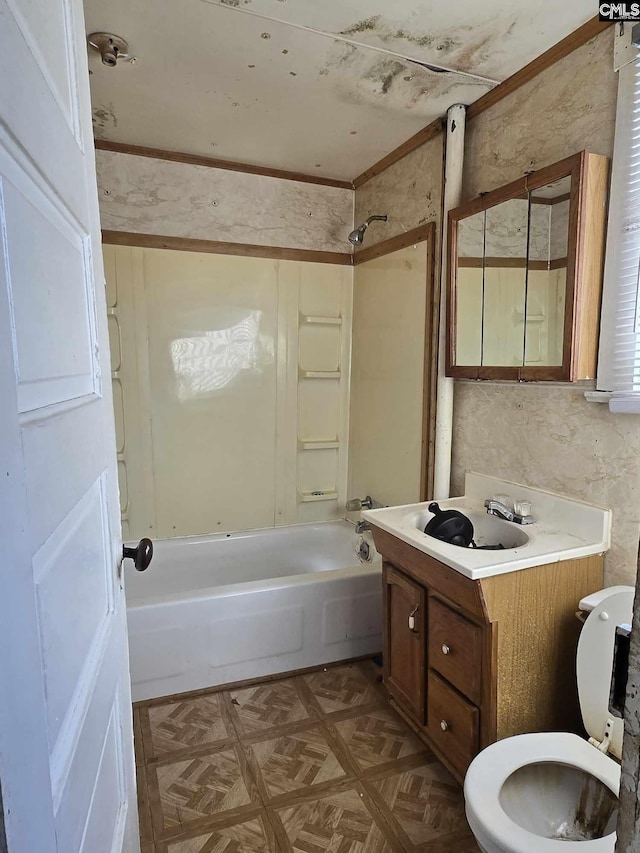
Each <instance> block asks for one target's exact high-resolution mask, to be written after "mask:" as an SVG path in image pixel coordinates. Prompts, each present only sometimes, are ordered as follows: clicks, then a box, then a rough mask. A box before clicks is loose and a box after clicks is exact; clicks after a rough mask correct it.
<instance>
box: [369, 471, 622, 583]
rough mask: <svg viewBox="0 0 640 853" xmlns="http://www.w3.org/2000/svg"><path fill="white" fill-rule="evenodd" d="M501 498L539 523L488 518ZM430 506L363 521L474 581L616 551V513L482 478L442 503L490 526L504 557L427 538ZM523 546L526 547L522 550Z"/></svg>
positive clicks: (473, 477) (379, 512)
mask: <svg viewBox="0 0 640 853" xmlns="http://www.w3.org/2000/svg"><path fill="white" fill-rule="evenodd" d="M496 495H506V496H508V498H509V501H510V502H511V503H513V502H514V501H516V500H518V501H519V500H523V501H529V502H530V503H531V506H532V510H531V514H532V515H533V517H534V519H535V523H534V524H529V525H523V526H520V525H518V524H514V523H513V522H506V521H500V520H499V519H496V518H493V517H491V518H487V515H486V509H485V507H484V501H485V500H487V499H488V498H493V497H494V496H496ZM428 506H429V503H420V504H411V505H408V506H403V507H390V508H387V509H374V510H365V511H364V512H363V513H362V515H363V517H364V518H366V520H367V521H369V522H371V524H375V525H376V526H377V527H380V528H381V529H382V530H386V531H387V532H388V533H391V534H392V535H394V536H397V537H398V538H399V539H402V541H403V542H406V543H407V544H409V545H412V546H413V547H414V548H417V549H418V550H419V551H422V552H424V553H425V554H429V555H430V556H431V557H434V558H435V559H437V560H440V561H441V562H442V563H445V564H446V565H447V566H450V567H451V568H453V569H456V570H457V571H459V572H460V573H461V574H463V575H465V576H466V577H468V578H471V579H472V580H478V579H480V578H486V577H491V576H493V575H499V574H506V573H507V572H514V571H518V570H520V569H528V568H531V567H532V566H539V565H543V564H547V563H555V562H558V561H561V560H573V559H578V558H579V557H588V556H590V555H593V554H602V553H604V552H605V551H607V550H608V549H609V547H610V545H611V510H608V509H603V508H601V507H597V506H592V505H590V504H587V503H583V502H581V501H576V500H572V499H571V498H566V497H563V496H562V495H557V494H555V493H553V492H547V491H543V490H542V489H536V488H533V487H531V486H523V485H519V484H517V483H511V482H509V481H508V480H500V479H498V478H496V477H487V476H484V475H483V474H472V473H468V474H467V475H466V478H465V494H464V496H463V497H459V498H453V499H451V500H448V501H443V502H442V503H441V504H440V506H441V508H442V509H457V510H460V511H461V512H463V513H465V514H468V515H469V516H470V518H471V520H472V521H473V522H474V523H475V525H476V526H477V525H481V524H483V522H485V520H486V521H487V526H488V527H490V528H491V530H492V536H493V537H494V538H495V540H496V543H497V542H500V541H501V540H503V544H504V545H505V550H504V551H482V550H476V549H473V548H461V547H458V546H456V545H449V544H447V543H445V542H441V541H440V540H438V539H435V538H434V537H433V536H428V535H427V534H426V533H424V532H423V531H424V527H425V525H426V524H427V522H428V521H429V519H430V518H432V514H431V513H430V512H429V511H428ZM494 531H495V532H494ZM525 537H526V538H525ZM509 539H511V541H507V540H509ZM518 540H521V541H523V542H524V544H518ZM488 544H489V543H488ZM514 545H515V547H513V546H514Z"/></svg>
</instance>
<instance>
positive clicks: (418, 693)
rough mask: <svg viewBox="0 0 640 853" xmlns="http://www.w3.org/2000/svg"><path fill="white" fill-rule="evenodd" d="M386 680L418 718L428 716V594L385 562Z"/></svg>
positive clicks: (387, 684) (386, 683)
mask: <svg viewBox="0 0 640 853" xmlns="http://www.w3.org/2000/svg"><path fill="white" fill-rule="evenodd" d="M383 583H384V683H385V687H386V688H387V690H388V691H389V693H390V694H391V695H392V696H393V697H394V698H395V699H396V700H397V702H398V703H399V704H400V705H401V706H402V708H403V709H404V710H405V711H407V713H409V714H411V716H412V717H413V718H414V719H415V720H416V722H418V723H420V724H421V725H424V723H425V719H426V695H425V694H426V642H427V641H426V637H427V630H426V627H427V614H426V605H427V596H426V591H425V590H424V589H423V587H421V586H419V584H417V583H415V582H414V581H412V580H410V579H409V578H408V577H407V576H406V575H403V574H402V573H401V572H399V571H397V570H396V569H395V568H394V567H393V566H392V565H391V564H390V563H385V564H384V573H383Z"/></svg>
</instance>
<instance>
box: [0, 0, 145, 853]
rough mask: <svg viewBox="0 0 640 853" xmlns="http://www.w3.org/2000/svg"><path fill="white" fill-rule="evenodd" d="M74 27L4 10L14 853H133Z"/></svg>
mask: <svg viewBox="0 0 640 853" xmlns="http://www.w3.org/2000/svg"><path fill="white" fill-rule="evenodd" d="M83 28H84V24H83V15H82V5H81V3H80V2H79V0H0V117H1V118H0V235H1V238H0V444H1V446H2V449H3V456H2V476H1V477H0V541H2V543H3V558H4V560H5V561H6V567H7V571H6V573H5V575H4V576H3V594H2V596H1V597H0V624H1V625H2V631H1V632H0V782H1V785H2V800H3V803H2V805H3V809H4V823H5V831H6V840H7V846H8V850H9V853H79V851H86V853H103V851H104V853H125V851H126V853H130V851H131V853H135V851H138V850H139V842H138V838H137V814H136V805H135V787H134V760H133V741H132V721H131V703H130V687H129V668H128V650H127V640H126V627H125V623H126V620H125V602H124V594H123V588H122V587H123V584H122V578H121V576H120V562H121V561H120V559H119V556H120V555H121V553H122V550H121V549H122V544H121V539H120V530H119V506H118V488H117V470H116V449H115V434H114V424H113V413H112V405H111V387H110V382H109V342H108V332H107V321H106V305H105V296H104V273H103V270H102V264H101V253H100V230H99V221H98V208H97V191H96V182H95V164H94V157H93V143H92V139H91V115H90V104H89V94H88V71H87V63H86V48H85V45H84V32H83ZM103 375H104V376H105V377H106V380H107V381H106V382H103V379H102V377H103ZM0 846H1V844H0Z"/></svg>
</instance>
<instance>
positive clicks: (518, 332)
mask: <svg viewBox="0 0 640 853" xmlns="http://www.w3.org/2000/svg"><path fill="white" fill-rule="evenodd" d="M486 214H487V215H486V221H485V241H484V250H485V255H484V305H483V312H482V313H483V319H482V361H481V362H480V364H481V365H483V366H486V367H521V366H522V363H523V358H524V341H525V337H524V323H525V305H526V292H527V230H528V220H529V200H528V199H527V198H512V199H509V200H508V201H505V202H503V203H502V204H497V205H495V207H490V208H489V209H488V210H487V212H486Z"/></svg>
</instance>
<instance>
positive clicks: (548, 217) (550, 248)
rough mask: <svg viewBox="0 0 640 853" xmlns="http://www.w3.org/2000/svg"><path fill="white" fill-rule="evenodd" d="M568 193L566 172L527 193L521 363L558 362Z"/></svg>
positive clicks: (543, 364)
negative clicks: (528, 223) (528, 219)
mask: <svg viewBox="0 0 640 853" xmlns="http://www.w3.org/2000/svg"><path fill="white" fill-rule="evenodd" d="M570 193H571V178H570V177H569V176H567V177H566V178H563V179H562V180H560V181H556V182H554V183H552V184H548V185H547V186H544V187H540V188H539V189H536V190H533V191H532V192H531V194H530V201H531V227H530V238H529V263H528V276H527V303H526V324H525V361H524V363H525V366H526V367H558V366H560V365H562V355H563V343H564V319H565V297H566V287H567V255H568V235H569V205H570Z"/></svg>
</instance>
